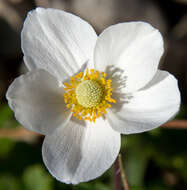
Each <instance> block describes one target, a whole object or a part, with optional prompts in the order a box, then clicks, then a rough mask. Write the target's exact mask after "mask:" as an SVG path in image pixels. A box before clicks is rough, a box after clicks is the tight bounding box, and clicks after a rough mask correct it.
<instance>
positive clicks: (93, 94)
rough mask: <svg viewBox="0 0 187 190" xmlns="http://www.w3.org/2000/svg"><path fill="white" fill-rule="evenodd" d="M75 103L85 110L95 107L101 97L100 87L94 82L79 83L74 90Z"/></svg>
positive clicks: (101, 90)
mask: <svg viewBox="0 0 187 190" xmlns="http://www.w3.org/2000/svg"><path fill="white" fill-rule="evenodd" d="M75 94H76V98H77V101H78V103H79V104H80V105H82V106H83V107H85V108H91V107H94V106H97V105H98V104H99V103H100V102H101V100H102V97H103V89H102V86H101V85H100V84H99V83H98V82H96V81H94V80H85V81H83V82H81V83H80V84H79V85H78V86H77V87H76V90H75Z"/></svg>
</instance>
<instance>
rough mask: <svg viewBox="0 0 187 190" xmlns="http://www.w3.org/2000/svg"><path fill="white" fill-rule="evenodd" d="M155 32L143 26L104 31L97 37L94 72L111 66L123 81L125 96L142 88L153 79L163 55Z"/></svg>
mask: <svg viewBox="0 0 187 190" xmlns="http://www.w3.org/2000/svg"><path fill="white" fill-rule="evenodd" d="M163 51H164V49H163V39H162V36H161V34H160V32H159V31H158V30H156V29H155V28H153V27H152V26H151V25H150V24H148V23H145V22H127V23H120V24H116V25H113V26H110V27H108V28H107V29H105V30H104V31H103V33H101V35H100V36H99V37H98V40H97V43H96V47H95V52H94V64H95V69H98V70H103V71H106V68H107V66H109V65H113V66H115V67H116V68H119V69H122V70H123V71H124V75H125V76H126V77H127V80H126V88H125V89H124V90H125V92H126V93H129V92H134V91H136V90H138V89H140V88H142V87H144V86H145V85H146V84H147V83H148V82H149V81H150V80H151V79H152V78H153V76H154V75H155V73H156V71H157V67H158V64H159V61H160V58H161V56H162V54H163Z"/></svg>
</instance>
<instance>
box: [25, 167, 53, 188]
mask: <svg viewBox="0 0 187 190" xmlns="http://www.w3.org/2000/svg"><path fill="white" fill-rule="evenodd" d="M23 183H24V187H25V189H26V190H33V189H34V190H52V189H53V179H52V178H51V177H50V176H49V174H47V172H46V170H45V169H44V168H43V167H42V166H41V165H34V166H30V167H28V168H26V169H25V171H24V174H23Z"/></svg>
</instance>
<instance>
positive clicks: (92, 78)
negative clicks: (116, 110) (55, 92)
mask: <svg viewBox="0 0 187 190" xmlns="http://www.w3.org/2000/svg"><path fill="white" fill-rule="evenodd" d="M106 76H107V75H106V73H104V72H99V71H96V70H94V69H90V71H89V70H88V69H86V72H85V74H83V73H82V72H80V73H79V74H77V75H75V76H73V77H71V78H70V83H67V82H65V83H64V86H65V88H64V89H65V91H66V92H65V93H64V101H65V103H66V104H67V105H66V107H67V108H69V109H71V111H72V112H73V116H74V117H76V118H78V119H79V120H81V119H84V120H89V121H91V122H95V120H96V119H97V118H99V117H101V116H102V115H104V114H106V109H107V108H110V107H111V104H110V103H116V100H114V99H113V98H112V97H111V96H112V91H113V89H112V88H111V82H112V80H111V79H106Z"/></svg>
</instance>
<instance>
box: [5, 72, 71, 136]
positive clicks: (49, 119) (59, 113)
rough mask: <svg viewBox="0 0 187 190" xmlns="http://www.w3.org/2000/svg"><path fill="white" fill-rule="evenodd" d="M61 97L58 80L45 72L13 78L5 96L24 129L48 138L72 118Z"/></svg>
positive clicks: (61, 91)
mask: <svg viewBox="0 0 187 190" xmlns="http://www.w3.org/2000/svg"><path fill="white" fill-rule="evenodd" d="M63 94H64V89H63V88H62V87H59V86H58V81H57V79H55V78H54V77H53V76H52V75H50V74H49V73H48V72H46V71H44V70H33V71H30V72H28V73H27V74H25V75H22V76H20V77H18V78H16V79H15V80H14V82H13V83H12V84H11V85H10V87H9V89H8V91H7V94H6V97H7V99H8V103H9V105H10V107H11V109H12V110H13V111H14V112H15V117H16V119H17V120H18V121H19V122H20V123H21V124H22V125H23V126H24V127H25V128H27V129H29V130H32V131H36V132H38V133H42V134H44V135H47V134H51V133H52V132H53V131H54V130H55V129H56V128H57V127H59V126H63V125H65V124H66V123H67V122H68V120H69V119H70V117H71V113H70V111H69V110H67V108H66V105H65V102H64V97H63Z"/></svg>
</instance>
